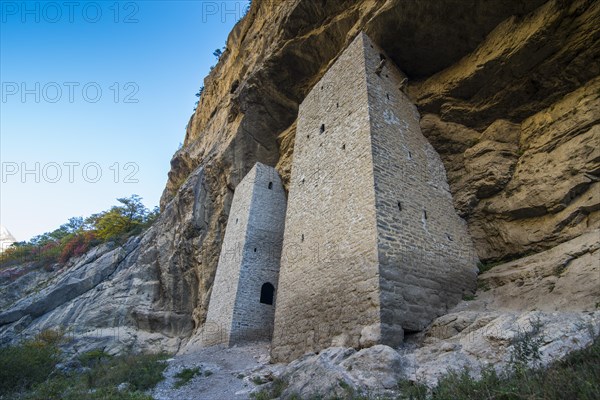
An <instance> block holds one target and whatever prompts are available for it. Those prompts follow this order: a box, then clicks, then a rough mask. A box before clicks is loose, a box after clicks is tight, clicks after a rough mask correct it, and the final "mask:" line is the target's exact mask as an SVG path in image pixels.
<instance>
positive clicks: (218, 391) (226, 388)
mask: <svg viewBox="0 0 600 400" xmlns="http://www.w3.org/2000/svg"><path fill="white" fill-rule="evenodd" d="M268 354H269V344H268V343H250V344H247V345H244V346H236V347H232V348H226V347H224V346H213V347H209V348H203V349H202V348H191V347H190V348H187V349H186V350H185V352H183V353H182V354H179V355H177V356H176V357H174V358H172V359H170V360H168V362H169V367H168V368H167V370H166V371H165V378H166V379H165V380H164V381H162V382H161V383H159V384H158V386H157V387H156V388H155V389H154V391H153V392H152V395H153V397H154V398H155V399H156V400H182V399H198V400H233V399H239V400H246V399H249V398H250V397H249V393H250V391H251V390H252V389H254V388H255V387H256V386H257V385H256V384H255V383H253V382H252V381H251V380H250V378H249V375H250V374H251V373H252V372H253V371H254V370H256V369H257V368H261V367H264V366H265V365H267V364H268V360H269V355H268ZM196 367H199V368H200V371H201V372H200V374H199V375H197V376H196V377H194V378H193V379H192V380H190V381H189V383H187V384H186V385H184V386H182V387H181V388H179V389H177V388H175V387H174V385H175V382H176V381H177V379H176V378H175V375H176V374H177V373H178V372H180V371H182V370H183V369H185V368H196Z"/></svg>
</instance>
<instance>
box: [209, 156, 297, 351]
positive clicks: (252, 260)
mask: <svg viewBox="0 0 600 400" xmlns="http://www.w3.org/2000/svg"><path fill="white" fill-rule="evenodd" d="M285 209H286V197H285V192H284V189H283V186H282V184H281V179H280V178H279V174H278V173H277V172H276V171H275V169H274V168H272V167H268V166H266V165H263V164H260V163H257V164H256V165H255V166H254V167H253V168H252V170H250V172H249V173H248V174H247V175H246V176H245V177H244V179H242V181H241V182H240V184H239V185H238V186H237V187H236V189H235V193H234V196H233V201H232V204H231V209H230V212H229V219H228V221H227V228H226V230H225V238H224V240H223V246H222V248H221V255H220V258H219V264H218V266H217V272H216V275H215V281H214V284H213V289H212V293H211V297H210V302H209V306H208V313H207V317H206V323H205V325H204V330H203V332H202V335H203V337H202V342H203V344H205V345H212V344H217V343H226V344H227V345H231V344H234V343H239V342H243V341H252V340H258V339H270V338H271V334H272V330H273V318H274V314H275V294H276V291H277V281H278V276H279V261H280V258H281V241H282V239H283V224H284V220H285Z"/></svg>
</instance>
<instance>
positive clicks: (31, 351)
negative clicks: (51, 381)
mask: <svg viewBox="0 0 600 400" xmlns="http://www.w3.org/2000/svg"><path fill="white" fill-rule="evenodd" d="M61 340H62V334H61V333H59V332H54V331H44V332H42V333H40V334H39V335H38V336H37V337H36V338H35V339H31V340H26V341H24V342H22V343H21V344H19V345H16V346H9V347H2V348H0V395H2V394H8V393H11V392H15V391H19V390H23V389H29V388H31V387H32V386H33V385H34V384H36V383H40V382H43V381H45V380H46V379H47V378H48V376H49V375H50V373H51V372H52V371H53V370H54V367H55V366H56V364H57V363H58V362H59V360H60V350H59V348H58V345H59V344H60V341H61Z"/></svg>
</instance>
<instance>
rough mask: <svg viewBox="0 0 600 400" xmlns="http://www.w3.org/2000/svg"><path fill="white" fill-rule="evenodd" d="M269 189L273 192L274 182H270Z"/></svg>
mask: <svg viewBox="0 0 600 400" xmlns="http://www.w3.org/2000/svg"><path fill="white" fill-rule="evenodd" d="M269 189H271V190H273V182H269Z"/></svg>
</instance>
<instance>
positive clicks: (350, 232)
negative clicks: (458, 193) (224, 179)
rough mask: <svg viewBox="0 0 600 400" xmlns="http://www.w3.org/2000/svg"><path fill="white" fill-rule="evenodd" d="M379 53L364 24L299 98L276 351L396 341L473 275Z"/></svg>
mask: <svg viewBox="0 0 600 400" xmlns="http://www.w3.org/2000/svg"><path fill="white" fill-rule="evenodd" d="M384 59H385V60H387V58H386V57H385V55H384V54H383V53H382V52H381V51H380V50H379V49H378V48H377V47H375V45H373V43H371V41H370V40H369V38H368V37H367V36H366V35H364V34H359V35H358V36H357V38H356V39H355V40H354V41H353V42H352V44H351V45H350V46H349V47H348V49H346V50H345V51H344V52H343V53H342V54H341V55H340V57H339V59H338V60H337V61H336V62H335V63H334V64H333V66H332V67H331V68H330V69H329V71H327V73H326V74H325V75H324V77H323V78H322V80H321V81H320V82H319V83H318V84H317V85H316V86H315V87H314V88H313V90H312V91H311V92H310V93H309V95H308V96H307V97H306V99H305V100H304V102H303V103H302V104H301V106H300V110H299V116H298V126H297V134H296V142H295V146H294V160H293V166H292V177H291V182H290V195H289V202H288V213H287V215H286V227H285V234H284V252H283V255H282V261H281V274H280V282H279V287H280V295H279V302H278V306H277V309H276V315H275V330H274V335H273V342H272V350H271V355H272V358H273V359H274V360H275V361H285V360H291V359H293V358H295V357H298V356H300V355H302V354H303V353H305V352H307V351H318V350H320V349H322V348H325V347H328V346H332V345H334V346H335V345H342V346H354V347H359V346H369V345H372V344H375V343H386V344H390V345H397V344H399V343H400V342H401V341H402V339H403V331H404V329H408V330H419V329H422V328H423V327H424V326H425V325H426V324H427V323H428V322H429V321H431V319H433V318H434V317H436V316H437V315H439V314H441V313H443V312H444V311H445V310H446V308H447V307H449V306H451V305H453V304H455V303H456V302H457V301H458V300H460V298H461V296H462V293H463V292H464V291H465V290H470V289H471V288H473V285H474V283H475V257H474V253H473V251H472V249H471V244H470V239H469V236H468V233H467V231H466V228H465V225H464V223H463V221H461V220H460V219H459V218H458V216H457V215H456V212H455V210H454V208H453V206H452V198H451V195H450V192H449V191H448V185H447V183H446V177H445V171H444V167H443V165H442V163H441V160H440V159H439V156H438V155H437V154H436V152H435V151H434V150H433V148H432V147H431V145H430V144H429V143H428V142H427V140H426V139H425V138H424V137H423V136H422V135H421V132H420V128H419V124H418V122H419V116H418V113H417V111H416V109H415V107H414V106H413V105H412V104H411V103H410V102H409V100H408V98H407V97H406V96H405V95H404V94H403V93H402V92H401V86H402V80H403V75H402V74H401V72H400V71H398V70H397V69H395V68H394V67H393V66H392V65H391V61H389V60H388V61H383V60H384ZM388 97H389V98H388Z"/></svg>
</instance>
